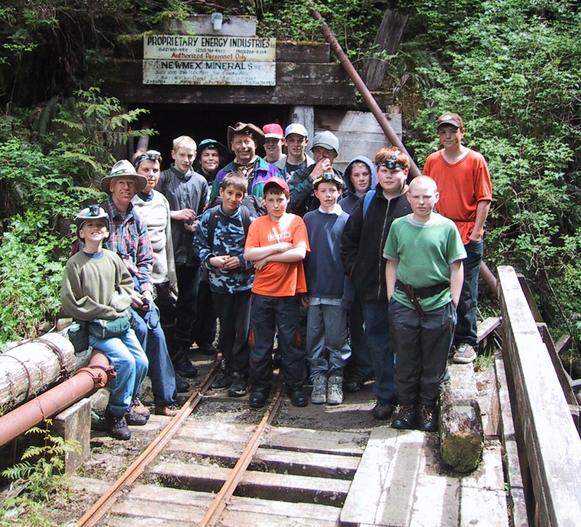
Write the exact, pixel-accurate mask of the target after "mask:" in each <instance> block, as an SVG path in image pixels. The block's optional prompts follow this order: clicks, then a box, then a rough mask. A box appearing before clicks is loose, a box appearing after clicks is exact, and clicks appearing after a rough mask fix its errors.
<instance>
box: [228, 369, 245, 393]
mask: <svg viewBox="0 0 581 527" xmlns="http://www.w3.org/2000/svg"><path fill="white" fill-rule="evenodd" d="M247 388H248V386H247V384H246V381H245V380H244V377H243V376H242V375H236V374H233V375H232V384H231V385H230V388H228V397H242V396H243V395H246V390H247Z"/></svg>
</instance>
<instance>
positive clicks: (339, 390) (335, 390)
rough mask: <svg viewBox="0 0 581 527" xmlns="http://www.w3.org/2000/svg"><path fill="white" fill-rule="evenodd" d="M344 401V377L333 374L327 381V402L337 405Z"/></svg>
mask: <svg viewBox="0 0 581 527" xmlns="http://www.w3.org/2000/svg"><path fill="white" fill-rule="evenodd" d="M342 402H343V377H341V376H339V375H331V376H330V377H329V382H328V383H327V404H331V405H336V404H341V403H342Z"/></svg>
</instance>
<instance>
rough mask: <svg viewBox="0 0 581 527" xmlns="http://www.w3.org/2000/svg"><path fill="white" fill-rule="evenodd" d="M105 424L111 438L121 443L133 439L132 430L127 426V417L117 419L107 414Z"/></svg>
mask: <svg viewBox="0 0 581 527" xmlns="http://www.w3.org/2000/svg"><path fill="white" fill-rule="evenodd" d="M105 423H106V426H107V431H108V432H109V435H110V436H111V437H114V438H115V439H120V440H121V441H127V440H128V439H131V430H129V427H128V426H127V421H126V420H125V416H124V415H122V416H121V417H117V416H116V415H111V414H107V415H106V416H105Z"/></svg>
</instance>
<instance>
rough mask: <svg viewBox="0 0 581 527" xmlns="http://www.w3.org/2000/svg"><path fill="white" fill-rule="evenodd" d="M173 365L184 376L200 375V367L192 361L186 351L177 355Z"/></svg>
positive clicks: (190, 377) (191, 377) (189, 377)
mask: <svg viewBox="0 0 581 527" xmlns="http://www.w3.org/2000/svg"><path fill="white" fill-rule="evenodd" d="M173 365H174V369H175V371H176V373H179V374H180V375H181V376H182V377H187V378H188V379H193V378H194V377H196V376H197V375H198V369H197V368H196V367H195V366H194V365H193V364H192V363H191V362H190V360H189V359H188V357H187V355H186V354H185V353H180V354H178V355H176V356H175V357H174V359H173Z"/></svg>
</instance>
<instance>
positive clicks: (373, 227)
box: [341, 185, 412, 302]
mask: <svg viewBox="0 0 581 527" xmlns="http://www.w3.org/2000/svg"><path fill="white" fill-rule="evenodd" d="M407 190H408V186H407V185H405V186H404V188H403V189H402V192H401V194H399V195H398V196H395V197H394V198H391V199H389V200H388V199H387V198H386V197H385V196H384V195H383V189H382V188H381V186H380V185H376V187H375V196H374V197H373V199H372V200H371V202H370V204H369V208H368V210H367V212H366V214H365V217H363V200H362V199H360V200H359V201H358V202H357V204H356V205H355V208H354V209H353V211H352V213H351V216H350V218H349V221H348V222H347V225H346V227H345V230H344V231H343V236H342V238H341V258H342V260H343V265H344V267H345V272H346V273H347V275H348V276H349V277H350V278H351V281H352V282H353V286H354V288H355V292H356V294H357V298H359V299H360V300H361V301H363V302H365V301H374V300H385V301H386V302H387V287H386V284H385V265H386V261H385V258H383V248H384V246H385V240H386V239H387V235H388V233H389V229H390V227H391V224H392V223H393V220H395V219H396V218H400V217H401V216H405V215H406V214H410V213H411V211H412V209H411V207H410V204H409V202H408V200H407V198H406V193H407Z"/></svg>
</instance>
